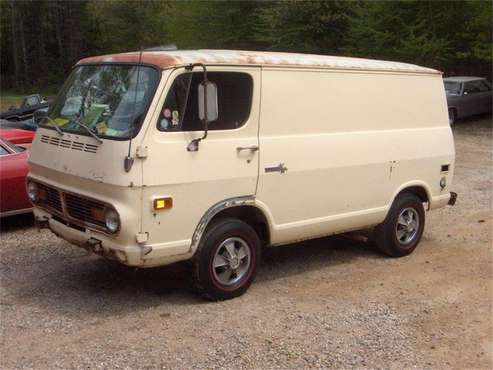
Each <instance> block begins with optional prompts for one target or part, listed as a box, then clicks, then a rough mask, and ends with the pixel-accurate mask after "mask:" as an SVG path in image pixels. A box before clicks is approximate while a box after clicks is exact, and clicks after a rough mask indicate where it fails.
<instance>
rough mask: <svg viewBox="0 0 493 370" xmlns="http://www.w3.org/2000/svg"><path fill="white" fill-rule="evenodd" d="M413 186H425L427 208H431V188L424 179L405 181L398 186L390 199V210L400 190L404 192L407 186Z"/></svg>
mask: <svg viewBox="0 0 493 370" xmlns="http://www.w3.org/2000/svg"><path fill="white" fill-rule="evenodd" d="M412 187H420V188H423V189H424V190H425V192H426V197H427V198H428V202H427V203H428V207H427V210H430V203H431V200H432V193H431V189H430V187H429V186H428V184H427V183H425V182H424V181H422V180H412V181H408V182H405V183H404V184H402V185H401V186H399V187H398V188H397V190H396V191H395V192H394V194H393V195H392V198H391V199H390V203H389V205H388V210H389V209H390V207H392V203H393V202H394V200H395V198H396V197H397V195H399V193H400V192H402V191H403V190H406V189H407V188H412Z"/></svg>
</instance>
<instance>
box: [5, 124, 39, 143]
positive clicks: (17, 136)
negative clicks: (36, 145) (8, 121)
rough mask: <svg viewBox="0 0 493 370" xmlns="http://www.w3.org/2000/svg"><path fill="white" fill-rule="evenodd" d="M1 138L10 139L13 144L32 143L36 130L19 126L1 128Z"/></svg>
mask: <svg viewBox="0 0 493 370" xmlns="http://www.w3.org/2000/svg"><path fill="white" fill-rule="evenodd" d="M0 138H2V139H5V140H8V141H10V142H11V143H12V144H31V142H32V141H33V138H34V132H33V131H28V130H21V129H18V128H0Z"/></svg>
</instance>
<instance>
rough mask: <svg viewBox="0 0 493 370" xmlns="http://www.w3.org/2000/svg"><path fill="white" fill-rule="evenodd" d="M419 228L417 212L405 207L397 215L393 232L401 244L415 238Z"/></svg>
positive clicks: (410, 241)
mask: <svg viewBox="0 0 493 370" xmlns="http://www.w3.org/2000/svg"><path fill="white" fill-rule="evenodd" d="M418 230H419V214H418V212H417V211H416V210H415V209H414V208H411V207H408V208H405V209H403V210H402V211H401V213H399V217H397V224H396V226H395V233H396V237H397V240H398V241H399V243H401V244H409V243H412V241H413V240H414V239H415V238H416V235H418Z"/></svg>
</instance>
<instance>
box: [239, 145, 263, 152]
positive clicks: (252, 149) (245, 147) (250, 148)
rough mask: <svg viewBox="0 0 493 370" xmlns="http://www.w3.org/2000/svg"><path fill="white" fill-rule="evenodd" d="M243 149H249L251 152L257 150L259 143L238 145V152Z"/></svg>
mask: <svg viewBox="0 0 493 370" xmlns="http://www.w3.org/2000/svg"><path fill="white" fill-rule="evenodd" d="M242 150H249V151H251V152H256V151H257V150H258V146H257V145H251V146H238V147H236V151H237V152H241V151H242Z"/></svg>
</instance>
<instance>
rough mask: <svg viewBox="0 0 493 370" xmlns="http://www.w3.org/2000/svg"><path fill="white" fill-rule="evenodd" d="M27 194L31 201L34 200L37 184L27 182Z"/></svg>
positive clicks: (36, 194)
mask: <svg viewBox="0 0 493 370" xmlns="http://www.w3.org/2000/svg"><path fill="white" fill-rule="evenodd" d="M27 196H28V197H29V200H30V201H31V202H33V203H34V202H36V201H37V200H38V185H36V183H34V182H29V183H28V184H27Z"/></svg>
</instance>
